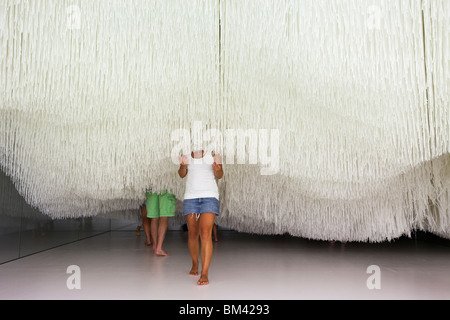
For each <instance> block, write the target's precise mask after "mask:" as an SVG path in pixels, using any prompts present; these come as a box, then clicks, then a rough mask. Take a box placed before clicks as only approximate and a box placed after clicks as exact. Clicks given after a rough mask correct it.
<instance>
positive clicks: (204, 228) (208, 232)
mask: <svg viewBox="0 0 450 320" xmlns="http://www.w3.org/2000/svg"><path fill="white" fill-rule="evenodd" d="M215 218H216V214H215V213H211V212H206V213H202V214H201V216H200V219H199V222H200V226H199V227H200V240H201V252H200V256H201V259H202V272H201V274H200V279H199V280H198V281H197V284H199V285H205V284H208V283H209V279H208V271H209V266H210V264H211V258H212V254H213V244H212V229H213V226H214V219H215Z"/></svg>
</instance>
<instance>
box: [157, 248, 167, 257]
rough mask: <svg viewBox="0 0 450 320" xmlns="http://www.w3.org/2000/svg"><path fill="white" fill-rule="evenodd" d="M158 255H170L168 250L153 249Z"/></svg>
mask: <svg viewBox="0 0 450 320" xmlns="http://www.w3.org/2000/svg"><path fill="white" fill-rule="evenodd" d="M153 252H154V253H155V254H156V255H157V256H164V257H165V256H168V255H169V254H168V253H167V252H165V251H164V250H163V249H155V251H153Z"/></svg>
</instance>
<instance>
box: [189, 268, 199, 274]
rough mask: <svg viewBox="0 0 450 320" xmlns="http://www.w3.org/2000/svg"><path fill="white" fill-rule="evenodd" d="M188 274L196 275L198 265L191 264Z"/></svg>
mask: <svg viewBox="0 0 450 320" xmlns="http://www.w3.org/2000/svg"><path fill="white" fill-rule="evenodd" d="M189 275H191V276H198V265H192V268H191V271H189Z"/></svg>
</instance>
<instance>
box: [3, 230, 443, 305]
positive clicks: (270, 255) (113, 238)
mask: <svg viewBox="0 0 450 320" xmlns="http://www.w3.org/2000/svg"><path fill="white" fill-rule="evenodd" d="M219 240H220V241H219V242H217V243H214V255H213V261H212V266H211V269H210V274H209V278H210V284H209V285H207V286H198V285H197V284H196V281H197V277H194V276H189V275H188V271H189V269H190V256H189V253H188V249H187V235H186V234H185V233H183V232H182V231H169V232H168V234H167V237H166V243H165V249H166V251H168V253H169V254H170V256H168V257H158V256H155V255H154V254H153V253H152V250H151V248H149V247H146V246H145V245H144V236H143V234H141V235H140V236H137V235H136V234H135V232H133V231H115V232H107V233H104V234H101V235H98V236H94V237H91V238H88V239H84V240H80V241H76V242H73V243H70V244H67V245H63V246H60V247H56V248H53V249H50V250H47V251H43V252H40V253H37V254H33V255H30V256H27V257H24V258H20V259H17V260H13V261H10V262H7V263H4V264H2V265H0V299H3V300H5V299H14V300H16V299H58V300H60V299H64V300H65V299H67V300H70V299H120V300H128V299H150V300H227V299H232V300H300V299H352V300H353V299H364V300H365V299H423V300H424V299H445V300H447V299H450V247H449V246H447V245H445V244H440V243H436V242H432V241H418V240H417V239H416V240H414V239H399V240H396V241H393V242H390V243H383V244H367V243H347V244H341V243H334V244H331V243H328V242H325V241H309V240H305V239H299V238H293V237H289V236H257V235H248V234H242V233H238V232H235V231H228V230H227V231H221V232H220V234H219ZM69 266H77V267H78V268H79V269H78V270H76V271H72V270H69V271H68V268H69ZM369 266H377V267H378V268H379V271H377V270H375V271H372V269H370V268H369ZM368 268H369V270H368ZM68 283H69V284H68ZM73 284H79V285H80V287H79V288H73V289H69V286H71V285H73ZM371 284H372V285H375V284H376V285H379V288H377V287H375V288H373V287H371Z"/></svg>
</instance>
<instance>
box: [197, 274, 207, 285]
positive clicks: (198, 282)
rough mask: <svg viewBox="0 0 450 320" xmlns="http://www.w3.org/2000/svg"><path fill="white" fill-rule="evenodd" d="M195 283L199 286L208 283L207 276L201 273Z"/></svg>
mask: <svg viewBox="0 0 450 320" xmlns="http://www.w3.org/2000/svg"><path fill="white" fill-rule="evenodd" d="M197 284H198V285H199V286H203V285H206V284H209V280H208V276H206V275H202V276H201V277H200V279H198V281H197Z"/></svg>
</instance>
